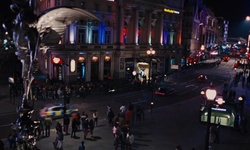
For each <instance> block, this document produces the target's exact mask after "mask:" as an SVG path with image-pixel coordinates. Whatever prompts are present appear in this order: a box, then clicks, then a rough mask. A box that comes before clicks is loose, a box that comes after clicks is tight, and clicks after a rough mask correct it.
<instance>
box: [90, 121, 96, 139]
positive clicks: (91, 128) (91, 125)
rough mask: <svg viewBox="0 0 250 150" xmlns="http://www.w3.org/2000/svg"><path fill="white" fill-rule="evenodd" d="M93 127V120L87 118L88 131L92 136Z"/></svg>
mask: <svg viewBox="0 0 250 150" xmlns="http://www.w3.org/2000/svg"><path fill="white" fill-rule="evenodd" d="M94 128H95V123H94V120H93V119H90V120H89V132H90V135H91V137H93V131H94Z"/></svg>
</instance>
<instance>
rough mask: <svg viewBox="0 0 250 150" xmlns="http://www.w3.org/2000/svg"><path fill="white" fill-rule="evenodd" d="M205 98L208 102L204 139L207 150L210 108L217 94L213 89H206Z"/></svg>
mask: <svg viewBox="0 0 250 150" xmlns="http://www.w3.org/2000/svg"><path fill="white" fill-rule="evenodd" d="M205 94H206V98H207V102H208V115H207V130H206V138H205V150H209V130H210V124H211V107H212V103H211V102H213V101H214V100H215V97H216V95H217V92H216V90H215V89H207V90H206V93H205Z"/></svg>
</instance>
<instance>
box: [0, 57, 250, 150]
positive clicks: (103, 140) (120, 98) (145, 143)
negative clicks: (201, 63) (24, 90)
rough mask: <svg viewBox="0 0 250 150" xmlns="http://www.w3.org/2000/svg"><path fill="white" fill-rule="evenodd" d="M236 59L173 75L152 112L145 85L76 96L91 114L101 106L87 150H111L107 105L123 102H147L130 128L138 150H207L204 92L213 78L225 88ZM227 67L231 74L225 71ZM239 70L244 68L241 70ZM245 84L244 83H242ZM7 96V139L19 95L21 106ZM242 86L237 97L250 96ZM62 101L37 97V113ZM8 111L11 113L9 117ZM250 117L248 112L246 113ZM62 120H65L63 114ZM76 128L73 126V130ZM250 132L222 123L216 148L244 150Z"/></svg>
mask: <svg viewBox="0 0 250 150" xmlns="http://www.w3.org/2000/svg"><path fill="white" fill-rule="evenodd" d="M232 66H233V61H230V62H222V63H221V65H220V66H219V67H217V68H209V69H197V70H195V72H193V73H192V74H191V75H188V76H185V75H184V74H181V73H176V74H172V75H170V77H169V79H168V81H167V82H165V84H167V85H170V84H171V86H173V87H174V88H175V92H174V93H173V94H172V95H167V96H166V97H161V96H153V100H154V103H155V106H154V107H153V110H152V112H151V110H150V107H149V103H150V101H151V94H152V93H151V91H149V90H148V89H146V88H145V89H142V90H139V91H127V92H126V91H124V92H120V93H113V94H111V95H103V94H97V95H89V96H87V97H86V98H72V99H71V102H70V104H68V105H71V106H73V107H76V108H78V109H79V112H80V113H81V112H82V111H83V110H84V111H85V112H87V113H88V114H89V115H90V118H92V112H93V110H97V111H98V114H99V126H98V127H96V128H95V129H94V134H93V136H94V138H91V137H90V136H88V137H87V139H86V140H84V141H85V146H86V148H87V149H97V150H98V149H100V150H110V149H114V145H113V135H112V128H111V127H110V126H109V125H108V123H107V120H106V106H107V105H108V104H110V105H111V107H112V108H113V110H114V112H115V114H117V113H118V110H119V107H120V106H121V105H122V104H128V103H129V102H132V103H133V104H134V105H138V104H141V105H143V106H144V107H145V120H142V121H141V122H137V121H135V122H134V125H133V127H132V128H131V131H132V132H133V134H134V135H135V141H134V144H133V149H135V150H139V149H140V150H154V149H155V150H160V149H162V150H163V149H167V150H168V149H169V150H172V149H175V147H176V146H177V145H180V146H181V147H182V148H183V149H192V148H195V149H196V150H203V149H204V144H205V133H206V123H200V121H199V109H200V104H201V100H202V97H201V95H200V91H201V89H202V88H204V87H207V86H209V82H213V84H214V85H215V88H216V90H217V91H218V92H221V90H222V86H223V83H224V82H226V81H227V80H230V79H229V78H230V75H231V77H233V75H234V73H235V72H234V69H233V67H232ZM222 70H223V71H224V72H225V71H226V72H228V74H221V72H222ZM239 71H240V69H239ZM198 74H206V75H207V76H208V83H199V82H197V76H198ZM240 84H241V83H239V85H240ZM1 89H2V90H3V91H4V92H2V94H1V95H2V97H3V99H2V100H1V101H0V107H1V108H0V110H1V113H0V120H1V122H0V123H1V125H0V130H1V138H2V139H3V141H5V144H7V142H6V140H5V138H6V137H7V136H8V133H9V132H11V128H10V123H11V122H13V121H15V120H16V118H17V113H16V112H15V109H16V106H17V104H18V103H20V99H17V100H16V105H12V104H10V103H9V101H8V94H7V93H8V87H7V86H3V87H2V88H1ZM234 89H236V91H237V96H240V95H241V94H247V100H249V99H248V98H249V94H248V93H249V91H248V88H242V87H241V86H237V87H234ZM60 102H61V103H63V101H45V102H43V101H35V113H34V116H33V117H34V118H36V117H38V111H39V109H40V108H42V106H44V105H45V104H47V103H60ZM245 106H246V107H245V111H246V113H247V114H249V113H248V112H250V110H249V101H247V103H246V105H245ZM6 116H8V117H6ZM247 117H248V118H249V116H247ZM59 122H61V123H62V120H61V119H59ZM55 123H56V121H54V123H53V128H52V129H51V132H52V134H51V136H50V137H45V138H42V139H40V140H39V141H37V146H38V148H40V149H41V150H43V149H52V148H53V145H52V142H53V141H54V140H55V134H56V133H55ZM70 130H71V129H70ZM76 135H77V136H79V138H78V139H74V138H70V135H66V136H65V138H64V149H77V148H78V145H79V144H80V142H81V141H82V140H83V132H82V131H78V132H77V134H76ZM249 145H250V141H249V135H248V134H247V135H241V134H240V133H239V131H238V130H236V129H233V128H230V127H221V130H220V143H219V144H215V145H214V146H213V148H212V149H214V150H221V149H227V150H236V149H237V150H244V149H246V148H247V147H249Z"/></svg>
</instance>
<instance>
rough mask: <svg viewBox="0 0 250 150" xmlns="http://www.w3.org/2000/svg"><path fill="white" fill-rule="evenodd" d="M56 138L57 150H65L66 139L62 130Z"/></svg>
mask: <svg viewBox="0 0 250 150" xmlns="http://www.w3.org/2000/svg"><path fill="white" fill-rule="evenodd" d="M56 138H57V145H56V149H57V150H62V149H63V139H64V136H63V132H62V130H60V131H58V132H57V136H56Z"/></svg>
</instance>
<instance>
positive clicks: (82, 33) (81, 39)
mask: <svg viewBox="0 0 250 150" xmlns="http://www.w3.org/2000/svg"><path fill="white" fill-rule="evenodd" d="M78 43H79V44H86V29H79V30H78Z"/></svg>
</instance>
